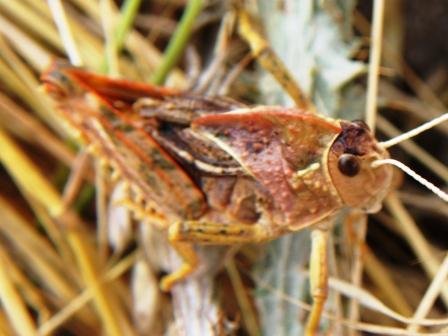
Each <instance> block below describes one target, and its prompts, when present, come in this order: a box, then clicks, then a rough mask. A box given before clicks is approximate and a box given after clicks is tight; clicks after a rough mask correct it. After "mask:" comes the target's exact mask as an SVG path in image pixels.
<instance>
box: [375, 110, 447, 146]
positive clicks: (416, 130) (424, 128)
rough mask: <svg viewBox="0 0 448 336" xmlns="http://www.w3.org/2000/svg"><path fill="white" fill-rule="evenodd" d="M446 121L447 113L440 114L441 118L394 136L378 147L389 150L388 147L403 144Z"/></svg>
mask: <svg viewBox="0 0 448 336" xmlns="http://www.w3.org/2000/svg"><path fill="white" fill-rule="evenodd" d="M447 120H448V113H445V114H442V115H441V116H439V117H437V118H434V119H432V120H430V121H428V122H426V123H424V124H423V125H420V126H419V127H416V128H414V129H413V130H411V131H409V132H406V133H403V134H401V135H399V136H396V137H395V138H392V139H390V140H387V141H383V142H380V143H379V145H380V146H381V147H383V148H389V147H392V146H395V145H396V144H398V143H400V142H403V141H405V140H408V139H410V138H412V137H414V136H416V135H417V134H420V133H422V132H424V131H427V130H429V129H430V128H432V127H434V126H436V125H438V124H441V123H443V122H444V121H447Z"/></svg>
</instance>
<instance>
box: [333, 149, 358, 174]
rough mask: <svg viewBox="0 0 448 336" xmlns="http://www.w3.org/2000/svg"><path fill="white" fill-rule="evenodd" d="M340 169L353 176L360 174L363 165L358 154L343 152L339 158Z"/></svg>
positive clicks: (343, 172)
mask: <svg viewBox="0 0 448 336" xmlns="http://www.w3.org/2000/svg"><path fill="white" fill-rule="evenodd" d="M338 169H339V171H340V172H341V173H342V174H344V175H345V176H349V177H353V176H356V175H358V173H359V171H360V169H361V166H360V164H359V161H358V158H357V157H356V155H353V154H342V155H341V156H340V157H339V159H338Z"/></svg>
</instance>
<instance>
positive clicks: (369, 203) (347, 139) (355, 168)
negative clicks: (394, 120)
mask: <svg viewBox="0 0 448 336" xmlns="http://www.w3.org/2000/svg"><path fill="white" fill-rule="evenodd" d="M341 128H342V131H341V133H340V134H339V136H338V137H337V138H336V139H335V141H334V142H333V144H332V145H331V148H330V150H329V153H328V171H329V174H330V177H331V180H332V182H333V184H334V186H335V188H336V190H337V192H338V193H339V196H340V197H341V199H342V202H343V203H344V205H346V206H348V207H352V208H360V209H362V210H364V211H366V212H376V211H378V210H379V209H380V207H381V202H382V201H383V199H384V197H385V196H386V194H387V192H388V191H389V189H390V185H391V182H392V174H393V168H392V167H391V166H389V165H382V166H379V167H376V168H373V167H372V164H373V162H374V161H376V160H379V159H385V158H388V157H389V154H388V152H387V151H386V150H385V149H383V148H381V147H380V146H379V145H378V142H377V141H376V139H375V137H374V136H373V134H372V133H371V132H370V130H369V128H368V126H367V125H366V124H365V123H364V122H362V121H354V122H348V121H342V122H341Z"/></svg>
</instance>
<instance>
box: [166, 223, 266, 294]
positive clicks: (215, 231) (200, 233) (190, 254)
mask: <svg viewBox="0 0 448 336" xmlns="http://www.w3.org/2000/svg"><path fill="white" fill-rule="evenodd" d="M270 236H271V235H269V234H268V232H267V231H266V230H265V229H264V227H263V226H261V225H258V224H254V225H247V224H232V225H228V224H220V223H211V222H200V221H185V222H178V223H175V224H173V225H172V226H171V227H170V228H169V230H168V239H169V241H170V243H171V245H172V246H173V247H174V249H175V250H176V251H177V252H178V253H179V255H180V256H181V257H182V258H183V262H184V263H183V264H182V266H181V267H180V268H179V269H178V270H177V271H175V272H173V273H171V274H169V275H167V276H166V277H164V278H163V279H162V281H161V283H160V287H161V289H162V290H164V291H169V290H170V289H171V287H172V286H173V285H174V284H175V283H176V282H179V281H182V280H183V279H185V278H186V277H187V276H188V275H190V274H191V273H193V272H194V270H195V269H196V267H197V266H198V264H199V259H198V256H197V255H196V253H195V251H194V247H193V242H194V243H198V244H210V245H232V244H242V243H257V242H261V241H264V240H266V239H268V237H270Z"/></svg>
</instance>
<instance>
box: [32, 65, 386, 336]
mask: <svg viewBox="0 0 448 336" xmlns="http://www.w3.org/2000/svg"><path fill="white" fill-rule="evenodd" d="M41 79H42V82H43V83H44V88H45V90H46V92H47V93H48V94H49V95H50V96H51V97H52V98H53V99H54V100H55V101H56V103H57V107H58V109H59V110H60V111H61V112H62V113H63V116H64V118H65V119H66V120H67V121H68V122H69V123H70V124H71V126H73V127H74V129H75V130H77V131H78V133H79V134H80V136H81V138H82V139H83V140H84V142H86V143H88V144H90V145H92V146H93V147H94V149H95V150H96V151H97V152H98V155H100V156H101V157H103V158H105V159H106V160H107V161H108V163H109V164H110V165H111V167H112V168H113V169H114V170H116V171H118V172H119V173H120V176H122V178H123V179H125V180H126V181H127V182H128V183H129V184H130V185H131V187H132V194H133V195H132V196H133V197H132V198H133V199H134V202H135V204H134V205H135V206H137V207H139V208H140V209H143V211H144V213H145V215H146V216H148V218H151V219H153V221H154V222H156V223H158V224H160V225H162V226H163V227H164V228H166V230H167V232H168V239H169V241H170V243H171V245H172V246H173V248H174V249H175V250H176V251H177V252H178V254H179V255H180V256H181V257H182V258H183V260H184V263H183V265H182V266H181V267H180V269H179V270H177V271H175V272H174V273H172V274H169V275H168V276H166V277H164V278H163V279H162V281H161V288H162V289H163V290H165V291H168V290H170V288H171V287H172V286H173V285H175V284H176V282H178V281H182V280H183V279H185V278H186V277H187V276H189V275H190V274H191V273H192V272H194V270H195V269H196V267H197V266H198V263H199V259H198V257H197V255H196V253H195V249H194V244H211V245H232V244H243V243H260V242H265V241H269V240H272V239H275V238H277V237H279V236H281V235H284V234H288V233H291V232H296V231H298V230H302V229H304V228H308V227H310V228H311V229H312V251H311V257H310V281H311V293H312V297H313V308H312V311H311V314H310V317H309V322H308V327H307V334H308V335H313V334H315V332H316V330H317V327H318V324H319V320H320V315H321V312H322V309H323V306H324V303H325V299H326V297H327V281H328V271H327V245H328V231H329V228H330V223H331V221H332V219H333V217H334V216H335V215H336V214H337V213H338V212H339V211H340V210H341V209H343V208H357V209H362V210H363V211H366V212H375V211H377V210H378V209H379V207H380V205H381V202H382V200H383V199H384V197H385V196H386V194H387V192H388V190H389V188H390V185H391V181H392V173H393V168H392V167H391V166H389V165H380V166H376V167H375V166H374V165H373V163H374V162H375V161H377V160H382V159H386V158H388V157H389V155H388V152H387V151H386V150H385V149H384V148H383V147H381V146H380V145H379V144H378V142H377V141H376V139H375V137H374V136H373V135H372V133H371V131H370V130H369V128H368V127H367V126H366V124H365V123H363V122H361V121H353V122H351V121H346V120H336V119H330V118H326V117H323V116H320V115H318V114H313V113H309V112H307V111H306V110H303V109H300V108H284V107H279V106H248V105H246V104H243V103H240V102H237V101H235V100H233V99H230V98H227V97H204V96H200V95H195V94H190V93H184V92H181V91H177V90H174V89H168V88H162V87H156V86H152V85H148V84H143V83H138V82H131V81H127V80H118V79H111V78H108V77H105V76H100V75H97V74H94V73H90V72H87V71H84V70H82V69H79V68H76V67H73V66H71V65H68V64H66V63H63V62H54V63H53V64H52V65H51V66H50V67H49V68H48V70H47V71H46V72H45V73H44V74H43V75H42V78H41Z"/></svg>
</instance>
